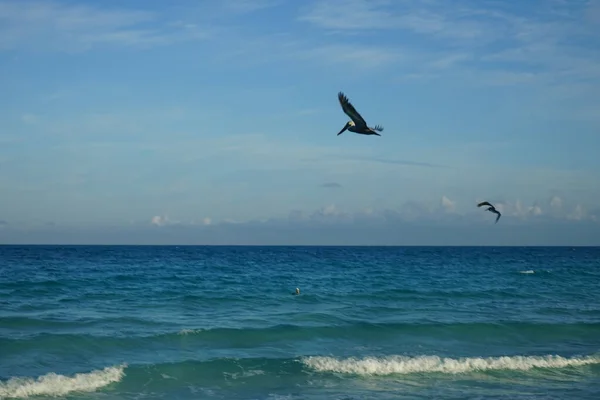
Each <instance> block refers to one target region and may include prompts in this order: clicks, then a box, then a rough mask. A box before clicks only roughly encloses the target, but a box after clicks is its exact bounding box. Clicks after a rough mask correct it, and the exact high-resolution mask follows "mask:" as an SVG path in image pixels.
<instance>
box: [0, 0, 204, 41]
mask: <svg viewBox="0 0 600 400" xmlns="http://www.w3.org/2000/svg"><path fill="white" fill-rule="evenodd" d="M207 35H208V31H207V30H204V29H201V28H200V27H198V26H195V25H189V24H177V23H171V22H170V21H165V20H163V19H162V18H161V16H160V15H159V14H156V13H153V12H150V11H145V10H133V9H126V8H112V9H109V8H105V7H98V6H95V7H94V6H89V5H74V4H70V3H61V2H53V1H0V50H10V49H25V48H28V49H35V50H43V51H51V50H59V51H85V50H89V49H90V48H92V47H94V46H97V45H100V44H112V45H120V46H140V47H149V46H155V45H164V44H169V43H173V42H176V41H181V40H193V39H203V38H206V37H207Z"/></svg>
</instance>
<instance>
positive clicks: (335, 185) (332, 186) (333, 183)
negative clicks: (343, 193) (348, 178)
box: [321, 182, 342, 189]
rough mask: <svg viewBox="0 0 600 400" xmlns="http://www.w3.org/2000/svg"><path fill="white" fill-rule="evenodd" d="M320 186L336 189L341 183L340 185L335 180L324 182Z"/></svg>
mask: <svg viewBox="0 0 600 400" xmlns="http://www.w3.org/2000/svg"><path fill="white" fill-rule="evenodd" d="M321 187H323V188H328V189H338V188H341V187H342V185H340V184H339V183H337V182H325V183H322V184H321Z"/></svg>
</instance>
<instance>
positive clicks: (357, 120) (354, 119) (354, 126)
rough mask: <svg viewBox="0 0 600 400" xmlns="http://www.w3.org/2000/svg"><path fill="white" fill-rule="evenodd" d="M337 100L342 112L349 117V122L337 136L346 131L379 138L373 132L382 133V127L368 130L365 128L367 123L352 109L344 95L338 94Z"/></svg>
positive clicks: (377, 126) (376, 126)
mask: <svg viewBox="0 0 600 400" xmlns="http://www.w3.org/2000/svg"><path fill="white" fill-rule="evenodd" d="M338 99H339V101H340V105H341V106H342V110H344V112H345V113H346V115H347V116H349V117H350V119H351V121H348V122H347V123H346V125H344V128H343V129H342V130H341V131H339V132H338V136H339V135H341V134H342V132H344V131H345V130H346V129H348V130H349V131H350V132H354V133H360V134H361V135H377V136H381V135H380V134H379V133H377V132H375V131H378V132H383V127H382V126H379V125H375V127H374V128H369V127H368V126H367V122H366V121H365V120H364V119H363V117H361V116H360V114H359V113H358V111H356V109H355V108H354V106H353V105H352V104H350V101H349V100H348V98H347V97H346V96H345V95H344V93H342V92H339V93H338Z"/></svg>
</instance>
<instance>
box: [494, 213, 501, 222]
mask: <svg viewBox="0 0 600 400" xmlns="http://www.w3.org/2000/svg"><path fill="white" fill-rule="evenodd" d="M496 214H498V216H497V217H496V222H495V223H497V222H498V220H499V219H500V217H501V216H502V214H500V212H499V211H496Z"/></svg>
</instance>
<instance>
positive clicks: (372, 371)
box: [302, 355, 600, 375]
mask: <svg viewBox="0 0 600 400" xmlns="http://www.w3.org/2000/svg"><path fill="white" fill-rule="evenodd" d="M302 362H303V363H304V365H306V366H307V367H309V368H311V369H313V370H315V371H318V372H338V373H344V374H356V375H391V374H413V373H431V372H438V373H444V374H462V373H469V372H475V371H490V370H513V371H515V370H516V371H527V370H531V369H533V368H565V367H578V366H582V365H590V364H600V357H599V356H586V357H574V358H565V357H561V356H556V355H548V356H512V357H487V358H480V357H474V358H443V357H438V356H418V357H405V356H390V357H380V358H378V357H365V358H354V357H352V358H345V359H337V358H333V357H316V356H315V357H307V358H305V359H303V360H302Z"/></svg>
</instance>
